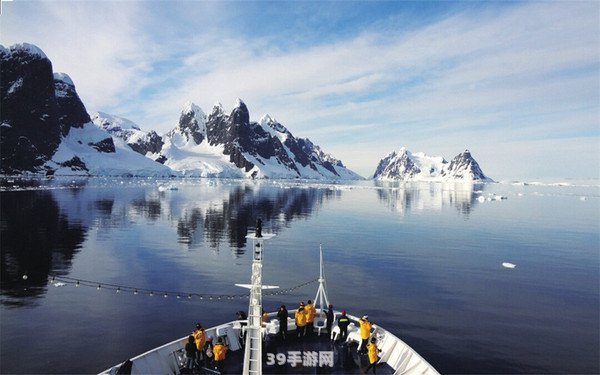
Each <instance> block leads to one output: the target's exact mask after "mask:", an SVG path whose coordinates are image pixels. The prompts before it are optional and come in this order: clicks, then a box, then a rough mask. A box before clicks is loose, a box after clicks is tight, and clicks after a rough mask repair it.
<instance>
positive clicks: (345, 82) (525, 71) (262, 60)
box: [2, 1, 600, 177]
mask: <svg viewBox="0 0 600 375" xmlns="http://www.w3.org/2000/svg"><path fill="white" fill-rule="evenodd" d="M169 4H170V6H166V3H162V2H151V3H144V2H124V1H123V2H87V1H86V2H75V1H68V2H52V3H47V2H40V3H23V4H21V3H19V4H18V5H17V3H12V4H9V5H10V6H7V7H6V8H7V9H5V15H3V16H2V17H3V20H2V21H3V25H2V28H3V30H2V31H3V32H2V41H3V43H6V42H5V41H7V42H9V43H16V42H24V41H25V42H32V43H35V44H38V45H39V46H40V47H41V48H42V49H44V51H45V52H46V53H47V54H48V56H49V57H50V58H51V59H52V61H53V63H54V66H55V68H57V69H58V70H63V71H66V72H67V73H68V74H70V75H71V76H72V77H73V79H74V81H75V84H76V86H77V89H78V91H79V93H80V95H81V96H82V98H83V100H84V101H85V103H86V105H87V106H88V107H89V108H90V109H91V108H93V109H101V110H104V111H107V112H112V113H115V114H119V115H123V116H126V117H129V118H131V119H132V120H134V121H136V122H138V123H139V124H140V125H142V126H143V127H146V128H152V129H155V130H159V131H167V130H169V129H170V128H172V127H173V126H174V125H175V122H176V121H177V118H178V111H179V110H180V108H181V105H182V103H184V102H186V101H188V100H192V101H194V102H196V103H198V104H199V105H201V106H202V107H203V108H204V109H205V110H207V111H209V110H210V107H211V106H212V104H213V103H214V102H216V101H222V102H224V104H225V106H226V107H227V106H228V105H229V104H230V103H233V102H234V100H235V98H237V97H241V98H243V99H244V101H245V102H246V103H247V104H248V106H249V108H250V111H251V117H253V118H255V119H258V118H259V117H260V116H261V115H262V113H265V112H268V113H270V114H271V115H273V116H275V117H276V118H277V119H278V120H279V121H281V122H282V123H283V124H285V125H286V126H287V127H288V128H289V129H290V130H291V131H292V132H293V133H295V134H296V135H297V136H310V137H311V139H313V141H315V142H316V143H317V144H319V145H321V146H322V147H323V148H324V149H325V151H328V152H331V153H333V154H334V155H335V156H336V157H338V158H340V159H342V160H343V161H344V162H345V163H346V164H347V165H348V166H349V167H351V168H354V169H356V170H357V171H358V172H359V173H362V174H364V175H368V174H370V173H371V172H372V169H373V168H374V167H375V166H376V165H377V162H378V160H379V158H381V157H382V156H384V155H385V154H386V153H387V152H389V151H392V150H393V149H397V148H399V147H400V146H403V145H404V146H407V147H409V149H413V150H414V151H426V152H428V153H429V154H436V153H439V154H442V155H443V156H446V157H451V156H453V154H456V153H458V152H460V151H462V149H463V148H466V147H468V148H471V149H472V151H474V152H475V154H481V155H482V157H483V158H484V159H483V160H480V161H481V163H482V164H483V165H484V166H485V165H489V166H492V167H490V168H492V171H490V172H488V173H490V174H497V175H503V174H509V173H511V168H512V166H511V165H505V166H502V165H501V164H499V163H495V162H494V160H492V159H493V154H491V153H490V152H486V151H481V152H479V153H478V152H477V150H476V149H477V148H478V147H486V148H488V150H492V149H493V150H495V151H497V152H500V149H499V148H498V147H495V146H494V143H493V140H497V141H499V142H501V144H502V145H503V146H505V147H510V148H511V150H510V151H505V152H511V153H513V154H526V148H527V142H541V140H548V139H552V140H554V141H553V142H555V144H560V140H561V139H563V140H565V141H564V142H565V143H568V144H571V143H570V142H572V141H571V140H572V139H575V138H579V139H591V140H592V141H591V142H588V143H587V144H588V145H593V144H596V145H597V144H598V139H599V138H598V136H599V134H598V129H599V126H598V117H597V115H598V102H599V88H598V82H599V72H598V63H599V61H598V56H599V55H600V50H599V47H598V46H599V43H600V29H599V20H598V17H597V14H598V12H599V7H600V5H599V4H598V3H597V2H585V1H581V2H534V3H509V4H507V3H491V2H484V3H467V4H466V5H465V3H457V4H459V5H460V6H455V5H456V4H454V3H452V4H449V3H448V9H447V10H446V12H440V13H438V14H437V15H436V16H435V17H428V18H423V21H422V22H421V23H419V22H415V21H414V20H413V21H412V23H410V24H405V23H400V22H399V20H404V21H407V20H408V19H409V17H405V15H406V14H408V13H403V12H408V11H407V7H408V5H405V4H402V3H397V4H396V3H370V5H369V7H371V8H373V10H372V12H371V11H368V14H366V15H365V16H364V17H359V14H358V11H351V9H350V8H348V9H347V10H348V12H346V13H344V12H333V8H332V7H331V6H330V5H331V4H329V5H324V6H321V5H317V4H312V5H311V4H307V3H302V2H300V3H285V4H286V6H285V7H284V6H281V4H277V5H276V6H274V7H271V8H269V7H266V6H265V5H264V4H263V3H260V2H257V3H239V4H238V3H235V5H239V6H233V3H230V2H222V3H219V2H183V1H182V2H179V1H176V2H170V3H169ZM261 4H262V5H263V6H262V7H261ZM357 4H359V5H361V6H362V5H364V4H362V3H357ZM431 5H432V4H429V6H431ZM433 5H436V6H439V7H441V6H445V5H444V3H441V4H433ZM450 5H452V6H450ZM469 5H477V6H469ZM340 6H342V5H340ZM343 6H345V5H343ZM410 6H411V7H413V6H415V5H414V4H411V5H410ZM421 6H426V5H421ZM377 8H381V9H377ZM365 9H366V7H362V8H361V11H365ZM11 11H12V12H13V13H12V15H11V16H8V17H7V16H6V13H7V12H11ZM410 11H411V13H410V14H411V15H414V14H418V13H415V9H413V8H411V9H410ZM9 14H10V13H9ZM293 14H295V15H296V17H291V16H290V15H293ZM344 15H345V16H344ZM403 15H404V16H403ZM345 17H346V18H345ZM411 19H412V18H411ZM327 20H329V21H330V23H329V24H328V23H327ZM365 20H367V21H365ZM350 21H352V25H353V26H355V27H350V26H349V25H348V22H350ZM329 25H332V26H329ZM333 25H334V26H333ZM34 26H37V27H34ZM50 31H51V32H50ZM319 33H321V35H319ZM586 137H587V138H586ZM349 144H351V145H352V147H347V145H349ZM344 145H345V146H346V147H344ZM421 147H422V148H421ZM538 148H539V150H540V152H539V154H540V155H541V154H542V153H543V151H542V150H543V147H541V146H539V143H536V149H538ZM592 148H593V147H592ZM452 149H453V150H455V151H450V153H451V154H447V153H446V152H448V150H452ZM553 151H554V150H552V149H551V148H550V147H548V148H547V149H546V153H547V155H546V157H547V158H549V159H552V160H555V162H556V163H557V164H560V163H561V162H560V160H557V159H558V158H560V156H557V155H556V154H555V153H554V152H553ZM596 151H600V150H598V149H597V150H596ZM579 160H581V163H586V164H587V165H588V166H586V167H584V166H581V167H579V166H576V167H575V169H577V170H578V172H577V173H586V171H589V170H590V168H589V165H592V166H595V167H596V170H597V169H598V167H599V165H598V164H599V163H598V156H597V152H596V153H595V154H594V153H588V154H586V155H585V156H584V157H582V158H581V159H579ZM529 163H530V164H532V165H531V167H530V168H531V170H532V171H533V170H536V166H535V165H534V164H535V163H536V160H535V159H534V160H531V161H530V162H529ZM540 163H541V162H540ZM544 163H546V164H548V161H544ZM369 166H370V167H369ZM538 169H539V168H538ZM556 173H562V171H560V170H557V171H556ZM574 173H575V172H574ZM493 177H494V176H493Z"/></svg>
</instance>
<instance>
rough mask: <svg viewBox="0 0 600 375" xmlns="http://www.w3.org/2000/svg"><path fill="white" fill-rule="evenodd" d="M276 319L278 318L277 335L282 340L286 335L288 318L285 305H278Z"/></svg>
mask: <svg viewBox="0 0 600 375" xmlns="http://www.w3.org/2000/svg"><path fill="white" fill-rule="evenodd" d="M277 319H279V336H280V337H281V339H282V340H285V338H286V337H287V320H288V311H287V309H286V308H285V305H281V307H279V311H277Z"/></svg>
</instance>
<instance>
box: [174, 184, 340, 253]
mask: <svg viewBox="0 0 600 375" xmlns="http://www.w3.org/2000/svg"><path fill="white" fill-rule="evenodd" d="M339 194H340V191H335V190H330V189H323V188H301V187H288V188H278V187H271V186H267V187H260V186H257V185H243V186H237V187H234V188H232V189H231V190H230V192H229V193H228V195H227V197H225V198H223V199H222V200H221V201H220V202H219V201H212V202H211V204H210V205H209V206H208V207H207V208H205V209H204V210H203V209H202V208H200V207H194V208H188V209H187V210H186V212H185V213H184V214H182V215H180V219H179V220H178V224H177V234H178V235H179V241H180V242H181V243H186V244H189V245H192V244H196V243H198V242H200V241H201V240H204V241H206V243H207V244H208V245H209V246H210V247H218V246H219V245H220V243H221V242H222V241H223V240H225V239H226V240H227V241H228V243H229V246H231V247H232V248H234V252H235V253H236V254H237V255H239V254H243V253H244V251H245V247H246V235H247V234H248V232H250V231H252V230H253V228H254V224H255V222H256V219H257V218H261V219H262V220H263V226H264V227H265V228H268V229H269V230H271V231H273V232H275V233H276V232H278V231H280V230H281V228H282V227H283V226H286V225H289V223H290V222H291V221H292V220H294V219H297V218H302V217H307V216H309V215H311V213H312V212H313V210H314V209H316V208H317V207H319V206H320V205H321V204H322V203H323V201H324V200H326V199H330V198H332V197H334V196H337V195H339ZM203 205H206V202H204V203H203ZM201 233H203V236H201V235H200V234H201Z"/></svg>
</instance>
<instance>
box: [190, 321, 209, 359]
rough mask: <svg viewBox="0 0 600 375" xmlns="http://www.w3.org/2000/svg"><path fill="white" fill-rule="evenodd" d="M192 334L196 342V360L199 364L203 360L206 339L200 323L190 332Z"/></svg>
mask: <svg viewBox="0 0 600 375" xmlns="http://www.w3.org/2000/svg"><path fill="white" fill-rule="evenodd" d="M192 336H194V341H195V342H196V349H197V350H198V354H197V355H196V361H197V362H198V364H201V363H202V361H203V360H204V351H203V349H204V342H205V341H206V332H205V331H204V328H202V325H201V324H200V323H198V324H196V329H195V330H194V331H193V332H192Z"/></svg>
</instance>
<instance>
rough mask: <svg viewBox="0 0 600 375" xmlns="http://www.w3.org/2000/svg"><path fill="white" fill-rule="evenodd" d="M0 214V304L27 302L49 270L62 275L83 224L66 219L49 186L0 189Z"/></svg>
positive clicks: (40, 287)
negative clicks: (41, 189)
mask: <svg viewBox="0 0 600 375" xmlns="http://www.w3.org/2000/svg"><path fill="white" fill-rule="evenodd" d="M1 213H2V214H1V216H0V228H1V230H0V249H1V256H2V257H1V260H0V279H1V280H2V284H1V285H2V287H1V289H0V293H1V294H2V296H3V298H2V303H3V304H5V305H8V306H15V307H18V306H23V305H28V304H30V303H31V302H32V301H33V300H35V298H36V297H39V296H40V295H41V294H42V293H43V292H44V289H45V287H46V286H47V283H48V274H49V273H50V272H52V273H53V274H56V275H65V274H67V272H68V270H69V268H70V266H71V261H72V259H73V256H74V255H75V254H76V253H77V251H78V250H79V249H80V246H81V243H82V242H83V240H84V238H85V229H84V228H83V226H82V225H81V224H79V223H70V222H69V220H68V218H67V217H66V216H65V215H64V214H62V213H61V210H60V207H59V206H58V204H57V202H56V201H55V200H54V199H53V198H52V194H51V193H50V192H48V191H21V192H6V193H3V194H2V205H1ZM23 275H27V276H28V279H27V280H24V279H23Z"/></svg>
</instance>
